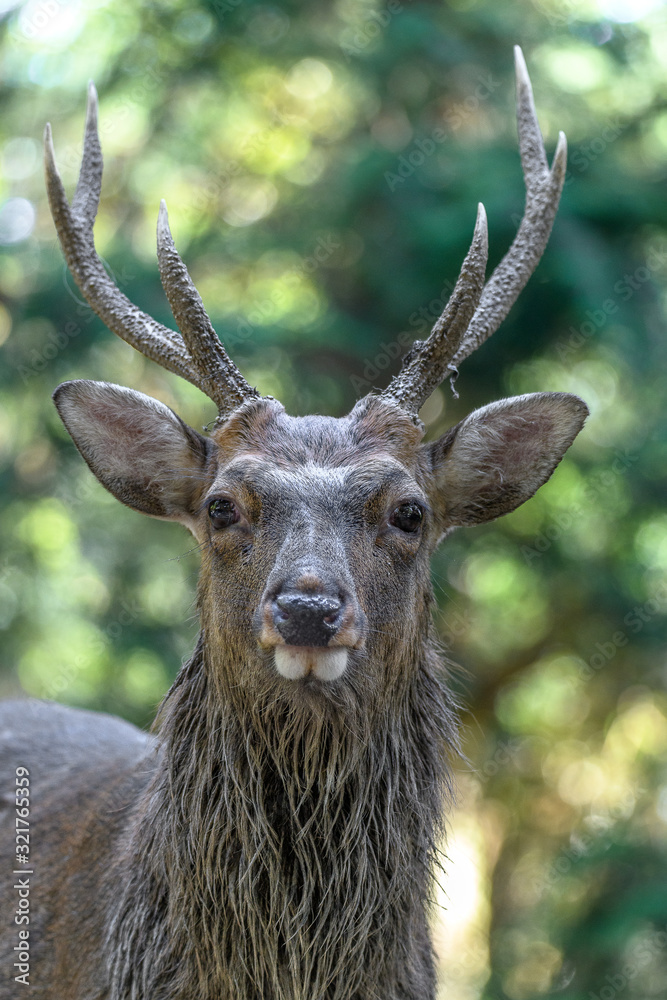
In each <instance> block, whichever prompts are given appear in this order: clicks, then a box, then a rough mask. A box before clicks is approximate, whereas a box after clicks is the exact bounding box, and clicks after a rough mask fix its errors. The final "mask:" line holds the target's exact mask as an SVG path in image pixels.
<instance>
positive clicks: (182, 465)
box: [53, 379, 207, 523]
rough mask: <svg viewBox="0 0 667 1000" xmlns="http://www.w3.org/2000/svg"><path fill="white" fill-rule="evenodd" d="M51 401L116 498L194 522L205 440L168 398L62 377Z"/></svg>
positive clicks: (143, 509) (136, 507)
mask: <svg viewBox="0 0 667 1000" xmlns="http://www.w3.org/2000/svg"><path fill="white" fill-rule="evenodd" d="M53 400H54V402H55V404H56V407H57V409H58V413H59V414H60V416H61V417H62V420H63V423H64V424H65V427H66V428H67V430H68V431H69V433H70V434H71V436H72V439H73V440H74V444H75V445H76V446H77V448H78V449H79V451H80V452H81V454H82V455H83V457H84V458H85V460H86V462H87V463H88V465H89V466H90V468H91V469H92V471H93V472H94V473H95V475H96V476H97V478H98V479H99V481H100V482H101V483H102V485H103V486H105V487H106V488H107V489H108V490H109V492H110V493H113V495H114V496H115V497H117V498H118V500H121V501H122V502H123V503H125V504H127V505H128V507H133V508H134V510H138V511H141V512H142V513H143V514H152V515H153V517H164V518H170V519H177V520H182V521H184V522H185V523H188V521H189V520H190V516H191V515H192V514H194V512H195V506H196V497H197V494H198V492H199V488H200V487H201V484H202V482H203V480H204V469H205V465H206V454H207V440H206V438H204V437H202V436H201V435H200V434H197V432H196V431H193V430H192V428H190V427H188V425H187V424H184V423H183V421H182V420H181V419H180V417H177V416H176V414H175V413H174V412H173V411H172V410H170V409H169V408H168V407H167V406H165V405H164V404H163V403H159V402H158V401H157V400H156V399H152V398H151V397H150V396H144V395H143V393H141V392H134V391H133V390H132V389H125V388H123V387H122V386H120V385H111V384H110V383H109V382H90V381H87V380H84V379H81V380H77V381H74V382H63V384H62V385H59V386H58V388H57V389H56V391H55V392H54V393H53Z"/></svg>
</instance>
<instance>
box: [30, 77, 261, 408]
mask: <svg viewBox="0 0 667 1000" xmlns="http://www.w3.org/2000/svg"><path fill="white" fill-rule="evenodd" d="M44 161H45V169H46V188H47V193H48V198H49V205H50V207H51V214H52V216H53V221H54V223H55V226H56V231H57V233H58V237H59V239H60V245H61V247H62V249H63V253H64V255H65V259H66V261H67V264H68V266H69V269H70V271H71V272H72V274H73V276H74V280H75V281H76V283H77V285H78V287H79V289H80V291H81V293H82V294H83V296H84V298H85V299H86V301H87V302H88V304H89V305H90V307H91V308H92V309H93V311H94V312H95V313H97V315H98V316H99V317H100V319H101V320H103V322H104V323H106V325H107V326H108V327H109V329H110V330H112V332H113V333H115V334H117V335H118V336H119V337H121V339H122V340H124V341H126V342H127V343H128V344H130V345H131V346H132V347H134V348H136V350H138V351H140V352H141V353H142V354H143V355H144V356H145V357H147V358H150V360H151V361H155V362H157V364H159V365H161V366H162V367H163V368H166V369H168V370H169V371H172V372H174V373H175V374H176V375H180V376H181V377H182V378H185V379H187V381H188V382H191V383H192V384H193V385H196V386H197V387H198V388H199V389H201V390H202V392H204V393H206V395H207V396H209V398H210V399H212V400H213V401H214V402H215V403H216V404H217V405H218V407H219V408H220V412H221V414H223V415H224V414H226V413H227V412H229V411H230V410H231V409H233V408H235V407H236V406H238V405H239V403H240V402H242V401H243V399H245V398H247V397H249V396H254V395H257V392H256V390H254V389H252V388H251V387H250V386H249V385H248V383H247V382H245V379H243V376H242V375H241V374H240V372H238V371H237V370H236V368H235V367H234V365H233V364H232V362H231V361H230V360H229V358H227V355H226V354H225V352H224V350H223V349H222V345H220V348H219V350H220V351H222V356H220V358H219V360H220V362H221V364H220V365H219V367H218V368H216V367H215V366H214V365H213V364H212V363H211V362H210V361H209V362H208V363H205V364H204V365H203V368H202V361H203V359H204V356H205V354H206V352H205V351H204V352H202V350H201V349H199V348H197V347H194V346H193V345H194V343H195V340H196V338H195V337H194V333H193V330H192V329H190V328H189V329H188V337H187V338H186V339H187V346H186V340H184V338H183V337H182V336H181V334H180V333H178V332H177V331H176V330H170V329H169V327H166V326H163V325H162V324H161V323H158V322H157V321H156V320H154V319H153V318H152V317H151V316H149V315H148V314H147V313H145V312H142V310H141V309H138V308H137V306H135V305H133V303H132V302H130V300H129V299H128V298H127V296H126V295H124V294H123V292H121V291H120V289H119V288H118V287H117V286H116V284H115V283H114V282H113V281H112V280H111V278H110V277H109V275H108V274H107V272H106V271H105V269H104V266H103V264H102V261H101V260H100V258H99V257H98V255H97V251H96V250H95V240H94V236H93V225H94V222H95V216H96V214H97V208H98V205H99V198H100V190H101V186H102V166H103V161H102V150H101V147H100V141H99V136H98V131H97V93H96V91H95V87H94V85H93V83H92V82H91V83H90V84H89V87H88V107H87V111H86V128H85V133H84V143H83V156H82V159H81V168H80V171H79V179H78V182H77V186H76V191H75V193H74V197H73V199H72V204H71V206H70V204H69V202H68V200H67V195H66V194H65V189H64V187H63V183H62V180H61V178H60V174H59V173H58V168H57V166H56V162H55V154H54V150H53V141H52V137H51V126H50V125H49V124H47V125H46V128H45V129H44ZM181 266H183V265H182V263H181ZM185 273H186V275H187V272H185ZM188 281H189V277H188ZM195 295H196V297H197V299H198V301H199V303H200V306H201V300H200V299H199V296H198V295H197V293H196V292H195ZM201 311H202V313H203V306H201ZM203 314H204V316H205V315H206V314H205V313H203ZM206 321H207V327H206V332H207V334H208V331H209V330H210V332H211V333H212V335H213V336H214V337H215V333H214V332H213V328H212V327H211V324H210V321H209V320H208V317H206ZM209 336H210V334H209ZM216 340H217V337H216ZM218 344H219V341H218ZM188 348H190V350H189V349H188ZM223 356H224V359H225V363H224V364H223V363H222V361H223ZM217 375H220V376H221V377H220V380H219V381H218V380H217V379H216V376H217ZM227 392H229V394H230V397H231V398H228V397H227V395H226V393H227Z"/></svg>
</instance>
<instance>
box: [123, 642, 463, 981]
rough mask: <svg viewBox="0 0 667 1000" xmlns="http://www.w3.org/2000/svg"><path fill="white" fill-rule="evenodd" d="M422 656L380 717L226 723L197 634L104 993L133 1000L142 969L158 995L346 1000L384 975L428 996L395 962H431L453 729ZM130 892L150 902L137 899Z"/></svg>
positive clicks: (167, 719) (133, 847)
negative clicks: (412, 678)
mask: <svg viewBox="0 0 667 1000" xmlns="http://www.w3.org/2000/svg"><path fill="white" fill-rule="evenodd" d="M424 654H425V655H424V660H423V662H422V664H421V665H420V668H419V671H420V675H421V676H420V677H419V682H418V683H413V684H409V685H406V686H405V689H404V693H403V704H401V705H394V707H393V718H391V719H387V720H384V723H383V724H382V725H375V724H371V725H367V726H364V725H363V721H362V720H361V719H360V718H359V717H357V718H356V719H355V720H354V721H353V724H352V725H349V724H347V723H346V721H345V720H344V719H342V718H337V717H336V713H335V712H320V713H319V714H314V713H313V714H312V715H311V717H310V718H307V716H306V715H305V714H304V715H302V716H297V717H295V716H294V713H290V712H289V711H285V709H284V708H283V709H281V707H280V706H279V705H275V704H274V705H273V706H270V705H264V706H256V705H251V706H250V707H248V708H247V710H246V712H245V716H242V715H239V711H238V707H237V706H236V705H230V704H227V703H223V702H221V701H220V698H219V697H218V692H217V691H214V689H215V685H214V684H213V683H212V680H211V665H210V664H207V662H206V652H205V648H204V644H203V642H201V641H200V643H199V644H198V647H197V650H196V652H195V654H194V656H193V659H192V660H191V661H190V663H189V664H187V665H186V666H185V667H184V668H183V670H182V672H181V674H180V675H179V678H178V679H177V681H176V682H175V684H174V686H173V687H172V689H171V691H170V692H169V695H168V696H167V698H166V699H165V704H164V706H163V709H162V712H161V715H160V722H159V733H158V740H159V746H158V751H157V761H158V763H157V770H156V774H155V777H154V779H153V781H152V784H151V787H150V788H149V789H148V791H147V794H146V797H145V801H144V803H143V805H142V808H141V813H140V815H138V816H137V821H136V823H135V826H134V830H133V834H132V836H131V842H130V843H129V844H128V852H127V854H126V862H127V870H128V871H129V872H130V873H132V874H131V875H130V878H129V880H128V881H127V883H126V890H125V893H124V898H123V901H121V904H120V907H119V911H118V913H117V915H116V919H115V921H114V925H113V927H112V931H111V938H112V944H113V949H112V950H111V954H114V953H115V954H117V955H119V956H120V959H117V960H116V965H115V968H114V981H115V987H114V988H115V989H116V992H115V993H112V998H113V1000H121V998H122V1000H126V998H129V997H132V996H133V995H134V994H133V993H132V986H133V983H134V980H133V978H132V977H135V978H136V976H137V975H140V974H143V975H144V976H147V977H149V978H148V980H147V981H148V982H150V986H151V990H150V991H149V994H147V995H151V996H155V997H160V1000H162V997H164V998H165V1000H166V998H171V997H174V998H176V997H179V998H180V997H181V996H182V997H184V998H185V997H190V996H191V995H192V996H195V995H196V996H197V997H198V998H199V997H201V998H202V1000H204V998H209V997H211V998H213V997H216V998H218V1000H219V998H220V997H226V996H227V993H226V992H225V991H226V990H229V996H230V997H231V996H234V997H243V1000H246V998H248V1000H250V998H252V1000H260V998H261V1000H268V998H271V1000H288V998H289V1000H301V998H303V1000H313V998H315V997H321V998H323V1000H324V998H326V1000H357V998H359V1000H361V998H366V997H371V996H376V995H378V994H377V992H376V991H377V990H378V988H379V987H380V986H381V984H382V983H383V982H386V984H387V986H386V990H385V992H384V993H383V992H382V989H380V995H383V996H385V997H386V1000H393V996H394V994H393V993H392V992H391V990H392V989H395V985H389V984H395V983H396V982H397V981H403V982H404V987H405V992H402V993H400V996H401V997H412V996H413V995H414V996H415V997H417V996H419V997H420V998H422V1000H423V998H426V997H428V996H430V995H432V994H431V992H428V990H432V988H433V987H432V984H431V985H430V986H429V987H428V990H427V992H424V988H425V985H426V984H425V983H424V982H423V978H419V977H418V976H417V973H411V972H410V962H409V960H408V957H407V956H408V955H409V954H411V953H412V954H413V955H414V949H415V945H417V950H418V951H419V950H420V947H419V946H420V945H421V946H422V947H421V950H422V951H423V953H424V955H425V956H428V955H430V949H429V946H428V943H427V934H426V922H425V914H424V904H423V900H424V899H426V898H428V895H429V892H428V889H429V884H430V880H431V877H432V868H433V865H434V863H435V849H436V840H437V838H438V835H439V832H440V831H439V827H438V824H439V818H440V817H441V816H442V812H443V798H444V797H445V796H446V795H447V792H448V772H447V764H446V756H447V752H448V747H447V741H450V740H451V738H452V735H451V734H452V733H453V732H454V731H455V730H454V725H453V709H452V706H451V699H450V697H449V696H448V695H447V693H446V690H445V688H444V686H443V684H442V682H441V681H440V679H439V670H438V666H439V665H438V664H437V661H436V660H435V657H434V654H433V653H432V652H430V650H428V649H427V650H425V651H424ZM412 672H413V673H414V666H413V667H412ZM142 884H143V885H144V886H145V885H149V886H150V890H149V897H150V898H149V899H141V900H139V899H137V898H136V896H135V894H138V893H140V892H141V893H142V894H143V895H144V896H145V895H146V890H145V888H144V889H141V888H140V887H141V886H142ZM396 914H400V915H401V916H400V918H399V917H397V916H396ZM415 938H417V941H415ZM167 941H168V942H169V947H167V946H166V942H167ZM160 942H165V945H164V947H162V945H161V944H160ZM315 942H316V944H315ZM132 953H133V954H134V958H133V959H132V960H131V961H128V960H127V959H129V956H130V954H132ZM176 956H178V957H176ZM123 957H124V958H125V961H123ZM401 963H403V966H404V968H403V971H402V972H400V973H399V978H398V979H397V968H398V969H400V968H401ZM406 963H407V964H406ZM426 964H427V965H428V966H429V967H430V959H428V958H427V959H426ZM137 967H138V969H139V970H143V973H142V972H141V971H137ZM133 969H134V971H132V970H133ZM411 975H414V976H417V979H416V980H415V983H414V984H413V983H411V981H410V977H411ZM431 978H432V976H431ZM193 982H197V983H198V987H199V992H198V993H191V992H189V990H191V989H192V983H193ZM188 983H189V984H190V985H189V986H188ZM151 991H152V992H151ZM420 991H421V992H420Z"/></svg>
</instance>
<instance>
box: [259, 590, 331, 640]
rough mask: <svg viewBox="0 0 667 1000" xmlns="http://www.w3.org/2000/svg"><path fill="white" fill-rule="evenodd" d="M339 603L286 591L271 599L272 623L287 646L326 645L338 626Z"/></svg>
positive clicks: (328, 598) (326, 597)
mask: <svg viewBox="0 0 667 1000" xmlns="http://www.w3.org/2000/svg"><path fill="white" fill-rule="evenodd" d="M342 607H343V601H342V600H340V599H339V598H337V597H333V596H332V595H330V594H308V593H303V592H302V591H287V592H283V593H280V594H278V595H277V596H276V597H275V598H274V600H273V621H274V624H275V626H276V628H277V629H278V631H279V632H280V634H281V636H282V637H283V639H284V640H285V642H286V644H287V645H288V646H326V645H327V644H328V642H329V639H331V638H333V636H334V635H335V634H336V632H337V631H338V629H339V627H340V622H341V619H342V614H341V610H342Z"/></svg>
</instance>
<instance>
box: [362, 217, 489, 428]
mask: <svg viewBox="0 0 667 1000" xmlns="http://www.w3.org/2000/svg"><path fill="white" fill-rule="evenodd" d="M488 253H489V238H488V227H487V222H486V212H485V211H484V206H483V205H482V204H481V202H480V204H479V206H478V208H477V220H476V222H475V231H474V233H473V238H472V243H471V244H470V249H469V250H468V253H467V254H466V257H465V260H464V261H463V264H462V266H461V272H460V274H459V277H458V279H457V281H456V285H455V286H454V291H453V292H452V294H451V296H450V299H449V302H448V303H447V305H446V307H445V310H444V312H443V313H442V315H441V316H440V318H439V319H438V321H437V322H436V323H435V325H434V327H433V329H432V330H431V333H430V335H429V337H428V339H427V340H425V341H420V340H418V341H415V343H414V344H413V346H412V349H411V350H410V351H409V353H408V354H407V355H406V356H405V358H404V359H403V367H402V369H401V371H400V372H399V373H398V375H396V376H395V377H394V378H393V379H392V381H391V383H390V384H389V386H388V387H387V388H386V389H385V390H384V392H382V393H380V398H382V399H390V400H392V401H393V402H395V403H398V405H399V406H400V407H401V408H402V409H404V410H406V411H407V412H408V413H410V414H412V415H414V416H416V415H417V413H418V412H419V409H420V407H421V406H422V405H423V404H424V403H425V402H426V400H427V399H428V397H429V396H430V395H431V393H432V392H433V390H434V389H435V388H437V386H439V385H440V383H441V382H442V380H443V379H444V378H445V376H446V374H447V371H448V370H452V366H451V364H450V361H451V359H452V357H453V356H454V354H456V352H457V351H458V349H459V346H460V344H461V342H462V340H463V338H464V337H465V334H466V330H467V329H468V327H469V325H470V321H471V319H472V317H473V315H474V313H475V310H476V309H477V306H478V303H479V301H480V296H481V294H482V289H483V288H484V276H485V273H486V262H487V258H488Z"/></svg>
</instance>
